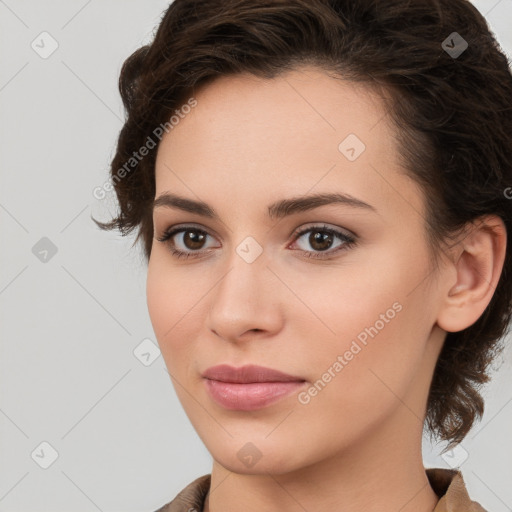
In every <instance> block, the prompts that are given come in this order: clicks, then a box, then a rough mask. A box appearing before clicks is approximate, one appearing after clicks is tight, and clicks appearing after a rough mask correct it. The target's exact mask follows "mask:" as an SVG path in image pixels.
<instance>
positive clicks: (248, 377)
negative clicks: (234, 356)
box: [202, 364, 305, 384]
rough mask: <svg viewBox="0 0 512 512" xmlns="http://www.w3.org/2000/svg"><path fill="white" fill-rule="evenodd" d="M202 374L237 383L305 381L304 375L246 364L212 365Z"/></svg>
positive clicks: (211, 378)
mask: <svg viewBox="0 0 512 512" xmlns="http://www.w3.org/2000/svg"><path fill="white" fill-rule="evenodd" d="M202 376H203V377H204V378H205V379H210V380H216V381H219V382H231V383H236V384H249V383H254V382H305V379H303V378H302V377H297V376H295V375H288V374H287V373H283V372H281V371H279V370H274V369H272V368H266V367H264V366H258V365H252V364H251V365H246V366H242V367H240V368H235V367H233V366H229V365H227V364H221V365H218V366H212V367H211V368H208V369H207V370H206V371H205V372H204V373H203V374H202Z"/></svg>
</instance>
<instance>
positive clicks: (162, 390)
mask: <svg viewBox="0 0 512 512" xmlns="http://www.w3.org/2000/svg"><path fill="white" fill-rule="evenodd" d="M167 5H168V2H167V1H164V0H151V1H148V0H146V1H144V2H142V1H131V2H126V1H124V2H123V1H121V0H108V1H105V0H104V1H102V2H99V1H98V0H95V1H94V0H89V1H85V0H79V1H77V0H74V1H70V0H67V1H64V0H61V1H58V0H53V1H47V2H36V1H34V0H31V1H28V0H18V1H15V0H7V1H1V0H0V52H1V62H2V65H1V67H0V112H1V122H0V145H1V147H0V151H1V153H0V154H1V157H2V167H1V178H2V185H1V187H0V221H1V227H2V229H1V235H0V236H1V247H2V250H1V251H0V256H1V260H0V269H1V271H0V314H1V318H0V329H1V335H2V343H1V344H0V461H1V462H0V512H28V511H30V512H43V511H45V512H47V511H49V510H52V511H54V512H64V511H69V510H73V511H84V512H87V511H95V510H100V511H104V512H108V511H125V512H132V511H133V512H135V511H138V512H142V511H148V512H153V511H154V510H155V509H156V508H157V507H159V506H161V505H162V504H164V503H166V502H167V501H170V500H171V499H172V498H174V496H175V495H176V493H177V492H179V491H180V490H181V489H182V488H183V487H185V486H186V485H187V484H188V483H190V482H191V481H192V480H193V479H195V478H197V477H198V476H200V475H202V474H206V473H209V472H210V469H211V457H210V455H209V453H208V451H207V450H206V448H205V447H204V446H203V444H202V442H201V441H200V439H199V437H198V436H197V435H196V433H195V431H194V429H193V428H192V426H191V424H190V422H189V421H188V418H187V417H186V415H185V413H184V412H183V411H182V409H181V405H180V404H179V402H178V400H177V398H176V396H175V393H174V390H173V388H172V383H171V380H170V378H169V375H168V373H167V372H166V369H165V364H164V361H163V359H162V357H161V356H158V352H157V349H156V346H155V344H156V340H155V338H154V334H153V331H152V327H151V323H150V320H149V315H148V313H147V306H146V297H145V272H146V268H145V264H144V261H143V259H142V252H141V250H140V249H139V248H132V247H131V244H132V243H133V238H134V237H133V236H131V237H129V238H124V239H123V238H122V237H121V236H120V235H118V234H117V233H115V232H110V233H106V232H102V231H100V230H99V229H98V228H97V227H96V225H95V224H94V223H93V222H92V220H91V219H90V217H91V215H93V216H94V217H95V218H97V219H99V220H107V219H108V218H109V214H110V213H114V212H115V211H116V207H115V202H114V198H113V195H112V193H110V194H108V195H107V197H106V198H105V199H103V200H98V199H96V198H95V197H94V196H93V193H92V191H93V189H94V187H97V186H101V185H103V184H104V183H105V181H106V180H107V179H108V166H109V163H110V159H111V157H112V156H113V153H114V145H115V142H116V139H117V135H118V132H119V129H120V128H121V126H122V120H123V110H122V105H121V100H120V97H119V94H118V91H117V80H118V76H119V71H120V68H121V64H122V62H123V60H124V59H125V58H126V57H128V55H129V54H130V53H131V52H132V51H134V50H135V49H136V48H138V47H139V46H140V45H142V44H144V43H146V42H149V40H150V39H151V37H152V35H153V32H154V29H155V28H156V26H157V24H158V22H159V19H160V16H161V14H162V12H163V10H164V9H165V8H166V7H167ZM475 5H476V6H477V7H478V8H479V9H480V10H481V12H482V13H483V14H485V15H486V17H487V19H488V20H489V22H490V24H491V27H492V29H493V30H494V31H495V33H496V34H497V36H498V40H499V41H500V42H501V44H502V46H503V47H504V49H505V50H506V51H507V52H508V54H509V55H511V54H512V32H511V30H512V29H511V28H510V27H511V20H512V0H501V1H498V0H489V1H487V0H479V1H476V2H475ZM453 28H454V31H457V30H459V29H460V31H461V32H462V31H463V29H462V28H461V27H453ZM44 31H46V32H48V33H49V34H50V35H51V37H52V38H53V39H54V40H56V41H57V43H58V48H57V50H56V51H55V52H54V53H53V54H51V55H50V56H49V57H47V58H42V57H41V56H40V54H39V53H36V51H35V50H34V49H33V48H32V47H31V44H32V42H33V41H34V40H35V43H34V44H39V48H38V51H39V52H42V51H48V50H49V49H51V40H50V39H49V36H39V35H40V34H41V32H44ZM41 37H42V38H43V39H44V38H46V39H44V42H43V43H41ZM43 45H44V48H43ZM41 239H43V240H41ZM34 247H35V249H34ZM51 247H54V248H56V251H57V252H56V253H55V254H52V250H51ZM44 250H48V251H49V252H48V253H45V252H44ZM41 258H43V261H42V260H41ZM147 339H149V340H150V341H147ZM143 340H146V341H143ZM141 343H144V344H143V345H142V346H141V347H140V348H139V351H142V352H147V351H148V347H149V348H151V347H153V349H152V351H151V350H150V352H149V353H150V355H146V356H144V357H137V356H136V354H138V353H139V352H137V347H139V345H140V344H141ZM511 348H512V347H511V343H509V344H508V348H507V351H506V352H505V353H504V356H503V358H502V359H500V360H499V361H498V362H497V366H499V365H501V367H500V368H499V371H497V373H496V374H495V376H494V380H493V382H492V383H491V384H490V385H488V386H487V387H486V388H485V390H484V395H485V397H486V403H487V408H486V412H485V416H484V418H483V420H482V421H481V423H479V424H478V425H476V426H475V427H474V429H473V430H472V431H471V433H470V434H469V435H468V437H467V438H466V439H465V440H464V441H463V443H462V446H461V447H460V448H458V449H457V450H455V451H454V452H453V453H451V454H449V455H450V457H445V458H442V457H440V456H439V452H440V451H441V448H442V445H439V446H434V447H432V446H430V444H429V443H428V442H426V441H425V444H424V460H425V465H426V466H427V467H431V466H438V467H450V466H459V467H461V469H462V472H463V475H464V478H465V481H466V483H467V486H468V488H469V491H470V494H471V496H472V498H473V499H475V500H477V501H479V502H480V503H481V504H482V505H483V506H484V507H485V508H487V509H488V510H490V511H492V512H504V511H510V510H512V487H511V486H510V482H512V437H511V433H512V428H511V427H512V403H511V402H512V378H511V377H512V350H511ZM134 351H135V353H134ZM141 359H142V361H141ZM144 362H145V363H146V364H144ZM148 363H151V364H148ZM43 442H46V443H49V445H50V446H51V447H52V448H51V447H49V446H48V445H45V444H43V445H41V443H43ZM52 450H55V451H56V452H57V453H58V457H57V459H56V460H55V461H54V462H53V463H52V464H51V465H50V466H49V467H48V468H47V469H43V467H41V466H44V465H48V464H50V463H51V462H52Z"/></svg>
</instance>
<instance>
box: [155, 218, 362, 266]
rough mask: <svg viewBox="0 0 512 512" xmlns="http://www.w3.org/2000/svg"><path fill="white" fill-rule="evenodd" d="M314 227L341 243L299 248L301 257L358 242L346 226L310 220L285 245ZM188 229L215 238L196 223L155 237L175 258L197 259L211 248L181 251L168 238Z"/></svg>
mask: <svg viewBox="0 0 512 512" xmlns="http://www.w3.org/2000/svg"><path fill="white" fill-rule="evenodd" d="M315 229H316V230H317V231H323V232H327V233H331V234H332V235H333V236H334V237H336V238H338V240H341V242H342V243H341V244H340V245H339V246H338V247H336V248H335V249H331V248H330V249H327V250H326V251H307V250H304V249H299V250H298V252H301V253H302V255H303V257H307V258H312V259H319V260H322V259H323V260H328V259H333V258H335V257H336V256H334V255H335V254H337V253H338V252H341V251H343V250H347V249H349V248H351V247H352V246H354V245H356V244H357V242H358V239H359V237H358V235H357V234H355V233H353V232H351V231H350V230H348V229H346V228H341V227H338V226H329V225H327V223H325V222H321V221H317V222H314V221H312V222H310V223H307V224H304V225H302V226H300V227H298V228H296V229H295V230H293V232H292V234H291V235H290V236H291V237H293V240H292V241H291V243H290V244H288V245H287V248H288V247H289V246H290V245H293V244H295V243H296V242H297V240H298V239H299V238H301V237H302V236H303V235H305V234H306V233H308V232H309V231H312V230H315ZM188 230H190V231H196V232H198V233H201V234H204V235H207V236H211V237H212V238H217V237H216V236H215V235H212V234H211V233H210V232H209V230H207V229H205V228H203V227H202V226H200V225H198V224H194V223H183V224H175V225H173V226H170V227H168V228H167V229H165V230H164V232H163V234H162V235H161V236H159V237H155V238H156V239H157V240H158V241H159V242H162V243H165V244H168V245H171V249H170V250H171V253H172V254H173V255H174V256H176V257H177V258H179V257H184V258H196V259H199V258H201V257H203V256H204V255H205V253H209V252H211V249H212V248H211V247H210V248H208V249H202V250H197V251H190V252H186V251H181V250H179V249H176V248H175V245H174V244H171V243H170V240H171V239H172V238H173V237H174V236H175V235H177V234H179V233H183V232H186V231H188ZM221 247H222V245H221ZM324 254H325V256H322V255H324Z"/></svg>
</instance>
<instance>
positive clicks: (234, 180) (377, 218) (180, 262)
mask: <svg viewBox="0 0 512 512" xmlns="http://www.w3.org/2000/svg"><path fill="white" fill-rule="evenodd" d="M195 99H196V100H197V105H196V106H194V107H193V108H190V109H188V108H187V109H184V110H183V111H182V112H181V116H180V120H179V123H178V124H176V125H175V126H174V128H172V130H170V131H169V133H167V134H166V135H165V136H164V137H163V139H162V141H161V143H160V146H159V148H158V154H157V161H156V171H155V172H156V195H155V198H161V197H162V196H164V195H165V194H173V195H175V196H179V197H180V198H183V199H184V200H187V202H186V203H184V202H182V203H181V205H182V206H183V208H179V207H178V206H176V205H175V206H172V205H171V203H172V201H170V200H168V201H165V200H161V201H159V206H157V207H155V208H154V212H153V219H154V226H155V238H154V240H153V246H152V253H151V257H150V260H149V268H148V279H147V299H148V309H149V314H150V317H151V321H152V325H153V328H154V331H155V335H156V337H157V339H158V342H159V344H160V348H161V351H162V354H163V357H164V359H165V363H166V365H167V368H168V370H169V373H170V375H171V377H172V378H173V383H174V386H175V390H176V393H177V395H178V397H179V400H180V401H181V403H182V405H183V407H184V409H185V411H186V413H187V415H188V417H189V418H190V420H191V422H192V424H193V425H194V427H195V429H196V430H197V432H198V435H199V436H200V437H201V439H202V440H203V442H204V443H205V445H206V447H207V448H208V450H209V451H210V453H211V454H212V456H213V457H214V459H215V460H216V461H218V462H220V463H221V464H222V465H223V466H224V467H226V468H229V469H230V470H232V471H236V472H247V473H257V472H260V471H261V472H264V471H269V472H275V473H284V472H288V471H292V470H294V469H299V468H301V467H305V466H306V465H310V464H313V463H316V462H319V461H321V460H323V459H326V458H329V457H332V456H333V455H335V454H340V455H342V454H343V453H345V452H346V450H347V449H348V447H354V446H358V443H360V444H359V445H360V446H364V443H368V442H370V440H371V442H372V443H374V444H375V446H377V444H378V443H377V441H376V440H378V439H384V438H386V439H387V442H389V440H390V439H391V440H392V439H395V440H396V446H397V447H398V446H399V445H400V444H404V443H406V442H407V440H408V439H411V436H414V438H415V440H416V441H418V440H419V439H420V437H421V429H422V421H423V417H424V413H425V402H426V399H427V394H428V386H429V384H430V379H431V376H432V371H433V367H434V364H435V361H436V358H437V356H438V353H439V350H440V347H441V344H442V340H443V338H444V332H443V331H441V329H440V328H439V327H438V326H436V325H435V324H436V315H437V312H438V309H439V306H438V304H439V297H440V287H439V286H437V283H438V282H439V281H438V279H439V276H438V274H436V273H434V272H432V271H431V268H430V266H429V258H428V250H427V243H426V235H425V204H424V198H423V195H422V192H421V190H420V189H419V188H418V187H417V186H416V185H415V184H414V182H412V181H411V180H409V179H408V178H407V177H406V176H404V174H403V173H402V172H401V170H400V167H399V163H398V154H397V148H396V144H395V139H394V131H393V128H392V127H391V125H390V123H389V122H388V118H387V117H386V116H385V114H384V109H383V106H382V103H381V98H379V96H377V95H376V94H375V93H373V92H371V91H370V90H369V89H367V88H366V86H364V85H357V84H353V83H350V82H345V81H341V80H336V79H334V78H332V77H329V76H328V75H327V74H325V73H324V72H322V71H320V70H318V69H316V68H312V67H303V68H300V69H298V70H295V71H293V72H290V73H287V74H285V75H282V76H281V77H279V78H275V79H272V80H263V79H259V78H256V77H254V76H251V75H237V76H232V77H222V78H220V79H218V80H216V81H215V82H213V83H212V84H209V85H207V86H206V87H204V88H202V89H200V90H199V92H198V94H196V96H195ZM185 110H186V112H188V113H186V114H185V113H184V112H185ZM319 194H321V195H328V194H329V195H331V194H337V195H338V196H339V197H340V198H343V197H345V199H346V198H347V197H350V198H352V200H351V201H349V200H344V201H341V200H340V201H337V202H334V201H333V202H326V203H325V204H324V202H323V201H317V202H316V203H315V202H314V201H309V202H308V203H307V204H306V205H302V207H294V206H293V205H294V203H293V202H292V203H291V207H289V208H286V207H283V208H281V207H273V208H272V209H270V211H269V207H270V205H279V204H281V202H283V203H288V202H290V201H291V200H296V199H297V200H301V201H302V200H304V199H307V198H310V197H313V196H316V195H319ZM168 199H169V198H168ZM199 201H200V202H202V203H206V204H207V205H208V208H209V210H210V212H214V213H215V215H211V216H210V215H206V214H205V212H204V211H203V212H199V211H194V212H192V211H187V209H188V208H185V206H186V205H188V206H190V205H192V204H194V203H195V202H199ZM174 204H176V203H175V202H174ZM299 206H300V205H299ZM196 210H197V208H196ZM203 210H204V209H203ZM270 214H271V215H270ZM171 228H182V229H183V231H179V232H177V233H175V234H173V235H172V236H171V237H170V238H169V239H168V240H167V241H158V240H157V239H159V238H162V237H163V236H164V235H165V233H166V232H168V231H169V230H170V229H171ZM198 230H199V231H198ZM299 232H300V234H299ZM173 250H175V251H181V252H182V253H185V254H184V255H182V257H180V258H179V257H178V256H177V255H175V254H173ZM187 256H188V257H187ZM220 364H228V365H230V366H233V367H240V366H244V365H248V364H254V365H260V366H264V367H267V368H272V369H275V370H279V371H281V372H284V373H287V374H291V375H293V376H298V377H299V378H300V379H301V380H302V382H300V383H295V384H293V385H290V384H288V385H281V387H279V386H277V385H274V386H275V387H273V388H272V390H274V391H275V390H277V389H281V388H283V389H285V390H286V391H287V394H285V395H283V396H281V398H280V399H278V400H277V401H273V402H271V403H267V404H263V403H261V402H258V401H257V399H256V398H253V399H252V400H251V399H243V400H242V399H241V400H240V401H239V402H236V396H241V395H238V394H237V393H238V392H239V391H238V390H239V389H241V386H244V385H240V384H239V385H238V387H236V386H235V385H231V387H230V388H229V389H227V390H226V389H225V388H222V389H221V391H220V393H221V395H222V393H223V392H224V395H223V396H226V394H229V396H231V400H232V402H231V405H232V406H230V405H229V404H224V405H223V404H221V403H219V402H218V401H217V400H215V399H214V398H213V397H212V395H211V393H210V392H209V387H210V386H209V384H211V381H210V382H208V380H207V379H205V378H203V377H202V374H203V372H204V371H205V370H207V369H208V368H210V367H212V366H215V365H220ZM220 386H222V385H220ZM220 386H219V385H217V387H218V388H219V389H220ZM248 389H249V388H248V387H247V385H245V392H241V393H245V395H249V396H251V391H248ZM261 392H265V390H263V391H261ZM230 393H231V394H230ZM245 395H244V396H245ZM233 396H234V397H235V398H233ZM233 400H234V402H235V404H233ZM236 403H238V406H237V405H236ZM391 442H392V441H391ZM361 443H363V444H361ZM388 449H389V447H388ZM397 449H398V448H397ZM247 455H249V456H251V457H252V459H251V458H250V457H249V458H247V457H246V456H247ZM249 460H256V463H255V462H248V461H249Z"/></svg>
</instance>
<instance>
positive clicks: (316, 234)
mask: <svg viewBox="0 0 512 512" xmlns="http://www.w3.org/2000/svg"><path fill="white" fill-rule="evenodd" d="M308 233H309V236H308V237H307V238H305V240H306V241H307V243H308V244H309V245H310V247H312V248H313V249H314V250H313V251H310V250H308V249H304V252H305V253H306V254H305V256H306V257H307V258H326V257H327V256H330V255H331V254H332V253H336V252H338V251H340V250H344V249H348V248H349V247H351V246H352V245H354V244H355V242H356V240H355V238H354V237H353V236H351V235H348V234H345V233H343V232H341V231H338V230H337V229H334V228H329V227H327V226H313V227H309V228H306V229H304V230H301V231H299V232H298V233H296V234H295V238H294V243H296V242H297V241H298V240H300V239H301V238H303V237H304V235H306V234H308ZM336 238H337V239H338V240H340V243H339V244H338V245H337V246H335V248H334V250H329V249H331V248H332V245H333V240H335V239H336ZM328 250H329V252H327V251H328ZM317 251H319V252H317ZM324 254H327V256H324Z"/></svg>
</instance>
